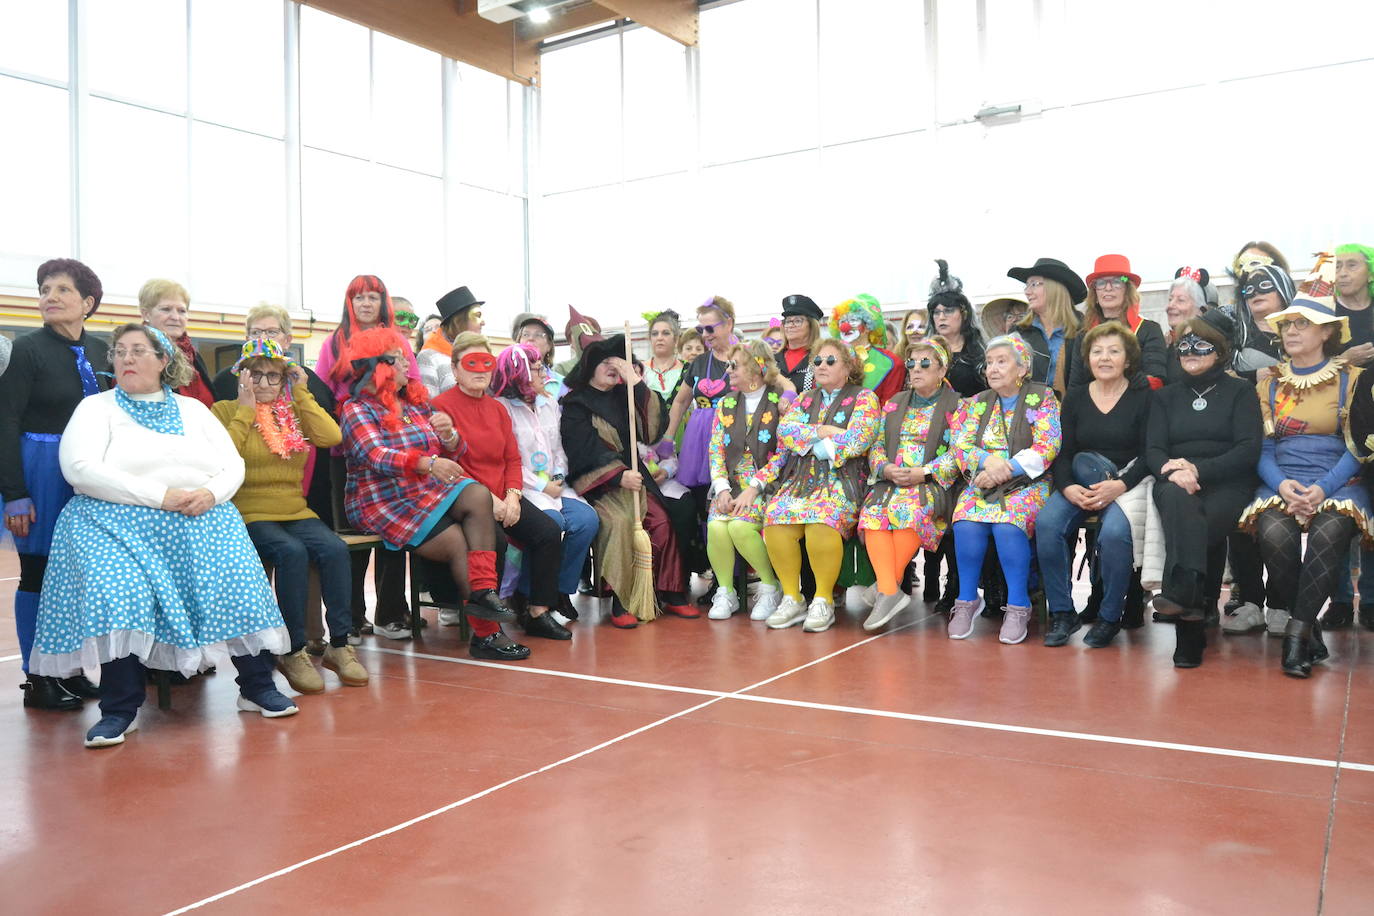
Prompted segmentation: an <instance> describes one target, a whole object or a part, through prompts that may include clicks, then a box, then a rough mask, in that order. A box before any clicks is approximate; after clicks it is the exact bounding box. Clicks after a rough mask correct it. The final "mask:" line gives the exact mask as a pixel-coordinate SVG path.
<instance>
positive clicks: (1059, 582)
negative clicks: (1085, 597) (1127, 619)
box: [1035, 491, 1135, 623]
mask: <svg viewBox="0 0 1374 916" xmlns="http://www.w3.org/2000/svg"><path fill="white" fill-rule="evenodd" d="M1093 514H1094V513H1092V512H1088V511H1087V510H1085V509H1080V508H1078V507H1077V506H1075V505H1074V504H1073V503H1071V502H1069V501H1068V500H1067V499H1065V498H1064V494H1062V493H1059V492H1057V491H1056V492H1054V493H1051V494H1050V498H1049V501H1048V502H1046V503H1045V506H1044V508H1042V509H1041V510H1040V514H1039V515H1037V516H1036V517H1035V546H1036V554H1037V555H1038V556H1039V558H1040V578H1041V581H1042V583H1043V585H1044V587H1045V604H1046V605H1047V606H1048V608H1049V611H1050V613H1051V614H1066V613H1073V610H1074V607H1073V583H1072V581H1071V578H1072V572H1073V548H1074V545H1075V544H1076V543H1077V542H1078V537H1077V535H1078V529H1079V528H1081V527H1082V526H1083V521H1084V519H1086V518H1088V516H1090V515H1093ZM1095 514H1096V515H1097V517H1098V520H1099V521H1100V522H1101V528H1100V529H1099V530H1098V533H1097V564H1096V568H1097V569H1098V570H1100V572H1101V575H1102V608H1101V610H1100V611H1098V614H1099V615H1100V616H1101V617H1102V619H1103V620H1106V621H1108V622H1109V623H1115V622H1117V621H1118V620H1120V619H1121V611H1122V609H1123V608H1124V607H1125V605H1126V589H1127V588H1129V587H1130V585H1131V569H1132V567H1133V566H1134V565H1135V557H1134V553H1133V551H1132V544H1131V523H1130V521H1129V520H1128V519H1127V518H1126V513H1125V512H1122V511H1121V507H1120V506H1118V505H1117V504H1116V503H1112V504H1111V505H1110V506H1108V507H1107V508H1106V509H1104V510H1102V511H1101V512H1098V513H1095Z"/></svg>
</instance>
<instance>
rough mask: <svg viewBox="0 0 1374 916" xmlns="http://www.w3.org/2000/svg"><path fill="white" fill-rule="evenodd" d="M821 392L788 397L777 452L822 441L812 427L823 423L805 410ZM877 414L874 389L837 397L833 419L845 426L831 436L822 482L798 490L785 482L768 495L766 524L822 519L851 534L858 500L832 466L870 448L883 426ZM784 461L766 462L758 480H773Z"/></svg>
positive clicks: (794, 455) (798, 451)
mask: <svg viewBox="0 0 1374 916" xmlns="http://www.w3.org/2000/svg"><path fill="white" fill-rule="evenodd" d="M845 390H846V389H840V390H838V391H835V392H833V394H832V396H835V397H838V396H840V395H844V393H845ZM825 398H826V392H825V391H823V390H821V389H819V388H817V389H812V390H811V391H808V392H806V393H805V394H803V395H802V396H801V397H799V398H798V399H797V400H796V401H794V402H792V408H791V410H789V411H788V412H787V414H786V415H785V416H784V417H783V420H782V423H781V424H779V426H778V441H779V445H780V446H781V447H780V448H779V449H778V453H779V454H780V455H786V456H787V460H788V461H794V460H797V459H798V458H800V457H802V456H805V455H809V454H810V453H811V449H812V447H813V446H814V445H815V444H816V443H817V442H818V441H820V436H818V435H816V427H817V426H818V425H821V424H819V423H811V422H810V419H809V417H810V413H809V412H810V410H811V406H812V404H814V403H815V401H816V399H820V400H821V402H822V403H825ZM827 406H829V405H827ZM879 417H881V413H880V412H879V408H878V399H877V397H875V396H874V394H873V392H871V391H868V390H866V389H860V390H859V391H858V392H857V393H854V394H848V395H845V396H844V397H843V398H841V400H840V407H839V410H838V411H837V412H836V413H835V414H834V423H833V425H835V426H840V425H845V431H844V432H843V433H841V434H840V435H838V436H836V437H834V438H833V439H831V440H830V441H831V444H832V445H833V447H834V449H835V457H834V458H833V459H832V460H831V461H830V470H829V471H828V473H827V480H826V482H825V483H824V484H823V485H822V486H820V487H817V488H815V489H808V490H807V491H806V492H799V490H800V488H799V487H795V486H792V485H789V483H788V482H784V483H783V484H782V486H781V487H780V488H779V490H778V492H777V493H776V494H774V495H773V497H772V498H771V499H770V500H769V501H768V507H767V508H766V509H765V510H764V513H763V523H764V525H810V524H820V525H829V526H830V527H831V528H834V529H835V530H836V531H838V532H839V533H840V535H841V536H842V537H849V536H850V535H851V534H853V533H854V527H855V525H856V523H857V522H858V519H859V506H858V504H857V503H856V502H855V501H854V500H853V499H851V498H850V497H849V495H848V494H847V493H846V492H845V488H844V484H843V483H842V482H841V480H840V478H839V476H838V475H837V474H836V473H835V469H836V468H840V467H843V466H844V465H845V463H846V462H849V461H859V460H861V459H862V458H863V456H864V455H866V454H867V453H868V450H869V449H870V448H871V447H872V445H873V440H874V439H875V438H876V437H877V435H878V431H879V429H880V427H881V424H880V422H879ZM846 424H847V425H846ZM786 464H787V461H782V462H775V463H773V464H769V465H768V466H766V467H765V468H764V470H763V473H761V474H759V475H758V478H759V480H760V481H762V482H763V483H764V484H769V483H772V482H773V481H774V480H775V479H777V477H778V475H779V473H780V472H781V469H782V468H783V467H785V466H786Z"/></svg>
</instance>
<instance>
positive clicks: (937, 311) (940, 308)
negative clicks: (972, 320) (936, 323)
mask: <svg viewBox="0 0 1374 916" xmlns="http://www.w3.org/2000/svg"><path fill="white" fill-rule="evenodd" d="M958 311H959V306H957V305H937V306H935V308H933V309H931V310H930V314H931V316H932V317H933V316H935V315H954V314H956V313H957V312H958Z"/></svg>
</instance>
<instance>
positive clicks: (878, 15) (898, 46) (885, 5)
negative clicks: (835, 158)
mask: <svg viewBox="0 0 1374 916" xmlns="http://www.w3.org/2000/svg"><path fill="white" fill-rule="evenodd" d="M929 120H930V81H929V78H928V77H927V75H926V50H925V22H924V9H923V6H922V4H920V3H913V2H911V0H821V128H822V130H823V131H824V135H825V142H827V143H838V142H842V141H845V140H853V139H856V138H859V137H875V136H881V135H883V134H893V133H897V132H899V131H904V130H913V129H915V128H918V127H923V126H925V125H926V124H927V123H928V122H929Z"/></svg>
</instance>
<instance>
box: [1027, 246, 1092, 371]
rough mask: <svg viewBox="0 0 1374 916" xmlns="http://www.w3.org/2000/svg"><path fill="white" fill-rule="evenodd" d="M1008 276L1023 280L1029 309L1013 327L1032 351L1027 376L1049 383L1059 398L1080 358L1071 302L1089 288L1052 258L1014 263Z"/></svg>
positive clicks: (1077, 300) (1077, 323) (1076, 320)
mask: <svg viewBox="0 0 1374 916" xmlns="http://www.w3.org/2000/svg"><path fill="white" fill-rule="evenodd" d="M1007 276H1008V277H1011V278H1012V279H1013V280H1020V281H1021V282H1022V283H1024V284H1026V302H1027V303H1029V304H1030V311H1029V312H1027V313H1026V315H1025V316H1024V317H1022V319H1021V320H1020V321H1019V322H1017V323H1016V327H1015V329H1014V330H1015V332H1016V334H1018V335H1019V336H1020V337H1021V338H1022V339H1023V340H1024V341H1025V342H1026V344H1027V345H1028V346H1029V347H1030V348H1031V352H1032V353H1033V354H1034V355H1035V363H1034V366H1033V367H1032V369H1031V372H1030V376H1029V378H1030V380H1031V381H1033V382H1039V383H1040V384H1042V385H1048V386H1050V387H1051V388H1053V389H1054V392H1055V394H1056V395H1058V396H1059V397H1061V398H1062V397H1063V396H1064V392H1066V391H1068V386H1069V380H1070V379H1072V378H1073V376H1074V365H1075V363H1077V362H1078V359H1079V353H1078V344H1077V342H1076V338H1077V337H1078V332H1079V329H1080V327H1081V326H1082V321H1081V319H1080V317H1079V315H1078V312H1077V311H1076V310H1075V308H1074V306H1076V305H1077V304H1078V303H1080V302H1082V301H1083V299H1084V298H1085V297H1086V296H1087V295H1088V289H1087V287H1086V286H1084V284H1083V281H1082V280H1081V279H1079V276H1078V274H1076V273H1074V272H1073V271H1072V270H1070V269H1069V266H1068V265H1067V264H1065V263H1064V262H1063V261H1056V260H1055V259H1054V258H1040V259H1039V260H1037V261H1036V262H1035V263H1034V264H1032V265H1031V266H1030V267H1013V268H1012V269H1011V270H1009V271H1007Z"/></svg>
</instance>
